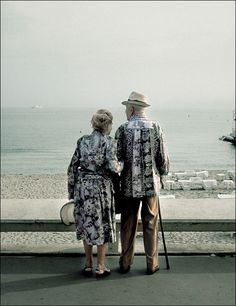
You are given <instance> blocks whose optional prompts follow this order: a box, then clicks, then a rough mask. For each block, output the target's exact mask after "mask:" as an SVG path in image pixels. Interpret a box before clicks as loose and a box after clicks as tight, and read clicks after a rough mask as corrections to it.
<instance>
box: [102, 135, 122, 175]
mask: <svg viewBox="0 0 236 306" xmlns="http://www.w3.org/2000/svg"><path fill="white" fill-rule="evenodd" d="M108 140H109V141H108V144H107V149H106V160H107V164H108V168H109V170H110V171H111V172H113V173H114V172H115V173H120V172H121V171H122V170H123V162H122V161H118V158H117V141H116V140H114V139H113V138H111V137H109V138H108Z"/></svg>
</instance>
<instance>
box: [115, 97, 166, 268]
mask: <svg viewBox="0 0 236 306" xmlns="http://www.w3.org/2000/svg"><path fill="white" fill-rule="evenodd" d="M122 104H123V105H125V106H126V116H127V119H128V121H127V122H126V123H124V124H122V125H121V126H120V127H119V128H118V129H117V131H116V134H115V138H116V139H117V157H118V159H119V160H122V161H124V168H123V171H122V172H121V189H122V194H123V195H124V202H123V203H122V211H121V234H120V235H121V249H122V250H121V256H120V261H119V264H120V270H119V271H120V273H127V272H128V271H129V270H130V266H131V264H132V263H133V258H134V244H135V238H136V231H137V223H138V214H139V206H140V203H141V202H142V208H141V218H142V224H143V240H144V250H145V255H146V265H147V270H146V272H147V274H153V273H155V272H156V271H158V270H159V263H158V248H157V247H158V245H157V238H158V237H157V234H158V233H157V218H158V204H159V199H158V195H159V192H160V189H161V186H162V176H163V175H166V174H168V171H169V157H168V153H167V149H166V147H165V143H164V139H163V132H162V129H161V127H160V125H159V124H158V123H157V122H155V121H152V120H149V119H148V118H147V117H146V114H145V108H146V107H148V106H150V104H148V97H146V96H145V95H143V94H140V93H137V92H132V93H131V94H130V96H129V98H128V100H127V101H124V102H122Z"/></svg>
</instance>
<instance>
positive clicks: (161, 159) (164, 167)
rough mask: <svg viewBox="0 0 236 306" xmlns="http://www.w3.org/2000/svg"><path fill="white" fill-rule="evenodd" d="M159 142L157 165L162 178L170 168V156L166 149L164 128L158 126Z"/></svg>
mask: <svg viewBox="0 0 236 306" xmlns="http://www.w3.org/2000/svg"><path fill="white" fill-rule="evenodd" d="M155 138H156V142H157V151H156V165H157V169H158V171H159V173H160V176H163V175H167V174H168V172H169V168H170V160H169V154H168V151H167V147H166V142H165V136H164V133H163V130H162V128H161V127H160V126H159V125H157V126H156V129H155Z"/></svg>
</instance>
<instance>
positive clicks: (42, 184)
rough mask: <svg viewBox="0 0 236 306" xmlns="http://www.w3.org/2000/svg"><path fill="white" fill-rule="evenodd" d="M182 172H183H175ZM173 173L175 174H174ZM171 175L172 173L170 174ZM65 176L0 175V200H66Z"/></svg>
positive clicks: (201, 194) (189, 193)
mask: <svg viewBox="0 0 236 306" xmlns="http://www.w3.org/2000/svg"><path fill="white" fill-rule="evenodd" d="M207 171H208V173H209V177H208V178H207V179H216V177H217V174H224V175H225V177H226V179H228V177H227V172H228V171H229V170H207ZM176 172H183V171H176ZM176 172H175V173H176ZM172 173H173V172H172ZM234 190H235V188H229V189H226V188H224V189H222V188H219V186H217V188H216V189H212V190H204V189H194V190H167V189H162V190H161V195H174V196H175V198H193V199H194V198H195V199H196V198H217V195H218V194H231V193H233V192H234ZM66 198H67V175H66V174H63V173H58V174H1V199H66Z"/></svg>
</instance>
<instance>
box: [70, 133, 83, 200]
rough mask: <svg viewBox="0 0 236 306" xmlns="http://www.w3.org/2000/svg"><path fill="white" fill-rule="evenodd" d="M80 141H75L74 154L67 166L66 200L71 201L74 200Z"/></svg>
mask: <svg viewBox="0 0 236 306" xmlns="http://www.w3.org/2000/svg"><path fill="white" fill-rule="evenodd" d="M80 142H81V139H79V140H78V141H77V147H76V149H75V152H74V154H73V156H72V158H71V162H70V164H69V167H68V169H67V176H68V198H69V199H73V198H74V186H75V181H76V175H77V171H78V167H79V164H80V151H79V146H80Z"/></svg>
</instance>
